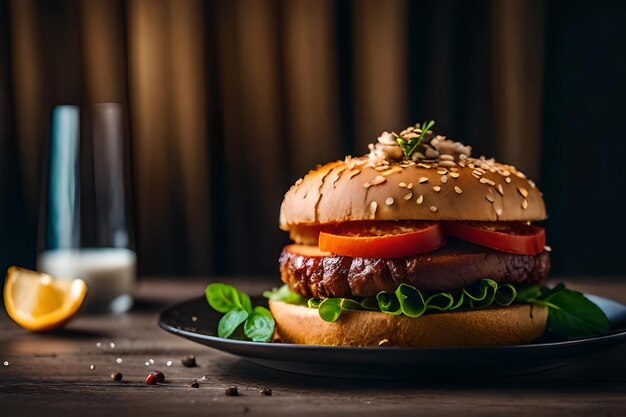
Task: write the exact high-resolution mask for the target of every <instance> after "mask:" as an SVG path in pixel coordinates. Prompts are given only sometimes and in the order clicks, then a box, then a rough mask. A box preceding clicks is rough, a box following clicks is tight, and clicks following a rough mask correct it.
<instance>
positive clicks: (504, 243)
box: [442, 222, 546, 255]
mask: <svg viewBox="0 0 626 417" xmlns="http://www.w3.org/2000/svg"><path fill="white" fill-rule="evenodd" d="M442 225H443V230H444V231H445V232H446V234H448V235H450V236H454V237H456V238H459V239H463V240H467V241H468V242H472V243H476V244H478V245H482V246H486V247H488V248H492V249H497V250H499V251H502V252H509V253H517V254H521V255H537V254H540V253H541V252H543V251H544V250H545V247H546V232H545V230H544V229H543V227H539V226H535V225H529V224H525V223H503V222H500V223H491V222H443V223H442Z"/></svg>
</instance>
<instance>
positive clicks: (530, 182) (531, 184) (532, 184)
mask: <svg viewBox="0 0 626 417" xmlns="http://www.w3.org/2000/svg"><path fill="white" fill-rule="evenodd" d="M528 183H529V184H530V186H531V187H533V188H537V185H536V184H535V182H534V181H533V180H528Z"/></svg>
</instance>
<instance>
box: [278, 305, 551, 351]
mask: <svg viewBox="0 0 626 417" xmlns="http://www.w3.org/2000/svg"><path fill="white" fill-rule="evenodd" d="M269 305H270V310H271V312H272V315H273V316H274V319H275V320H276V332H277V336H278V337H279V338H280V340H281V341H283V342H287V343H300V344H307V345H329V346H382V345H384V346H400V347H448V346H450V347H451V346H497V345H516V344H522V343H529V342H531V341H533V340H535V339H536V338H538V337H539V336H541V335H542V334H543V332H544V329H545V326H546V320H547V317H548V311H547V309H546V308H545V307H540V306H530V305H523V304H517V305H512V306H509V307H504V308H502V307H500V308H488V309H483V310H469V311H460V312H453V313H437V314H427V315H424V316H421V317H417V318H411V317H407V316H403V315H399V316H394V315H390V314H385V313H381V312H374V311H344V312H342V314H341V316H340V317H339V319H338V320H337V321H336V322H334V323H328V322H325V321H323V320H322V319H321V318H320V317H319V314H318V311H317V310H316V309H314V308H309V307H305V306H299V305H293V304H287V303H284V302H281V301H270V302H269Z"/></svg>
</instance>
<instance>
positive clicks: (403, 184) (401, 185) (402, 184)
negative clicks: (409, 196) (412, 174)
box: [398, 182, 406, 188]
mask: <svg viewBox="0 0 626 417" xmlns="http://www.w3.org/2000/svg"><path fill="white" fill-rule="evenodd" d="M398 187H400V188H406V184H405V183H403V182H401V183H400V184H398Z"/></svg>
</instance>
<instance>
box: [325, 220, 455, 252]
mask: <svg viewBox="0 0 626 417" xmlns="http://www.w3.org/2000/svg"><path fill="white" fill-rule="evenodd" d="M445 244H446V238H445V235H444V233H443V230H442V229H441V226H440V225H439V224H438V223H431V222H389V223H386V222H369V223H367V222H366V223H357V224H351V223H347V224H345V225H340V226H337V227H335V228H333V229H332V230H331V231H323V232H320V236H319V248H320V250H322V251H324V252H331V253H333V254H336V255H342V256H352V257H357V258H401V257H403V256H409V255H416V254H418V253H425V252H431V251H434V250H437V249H439V248H440V247H442V246H443V245H445Z"/></svg>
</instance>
